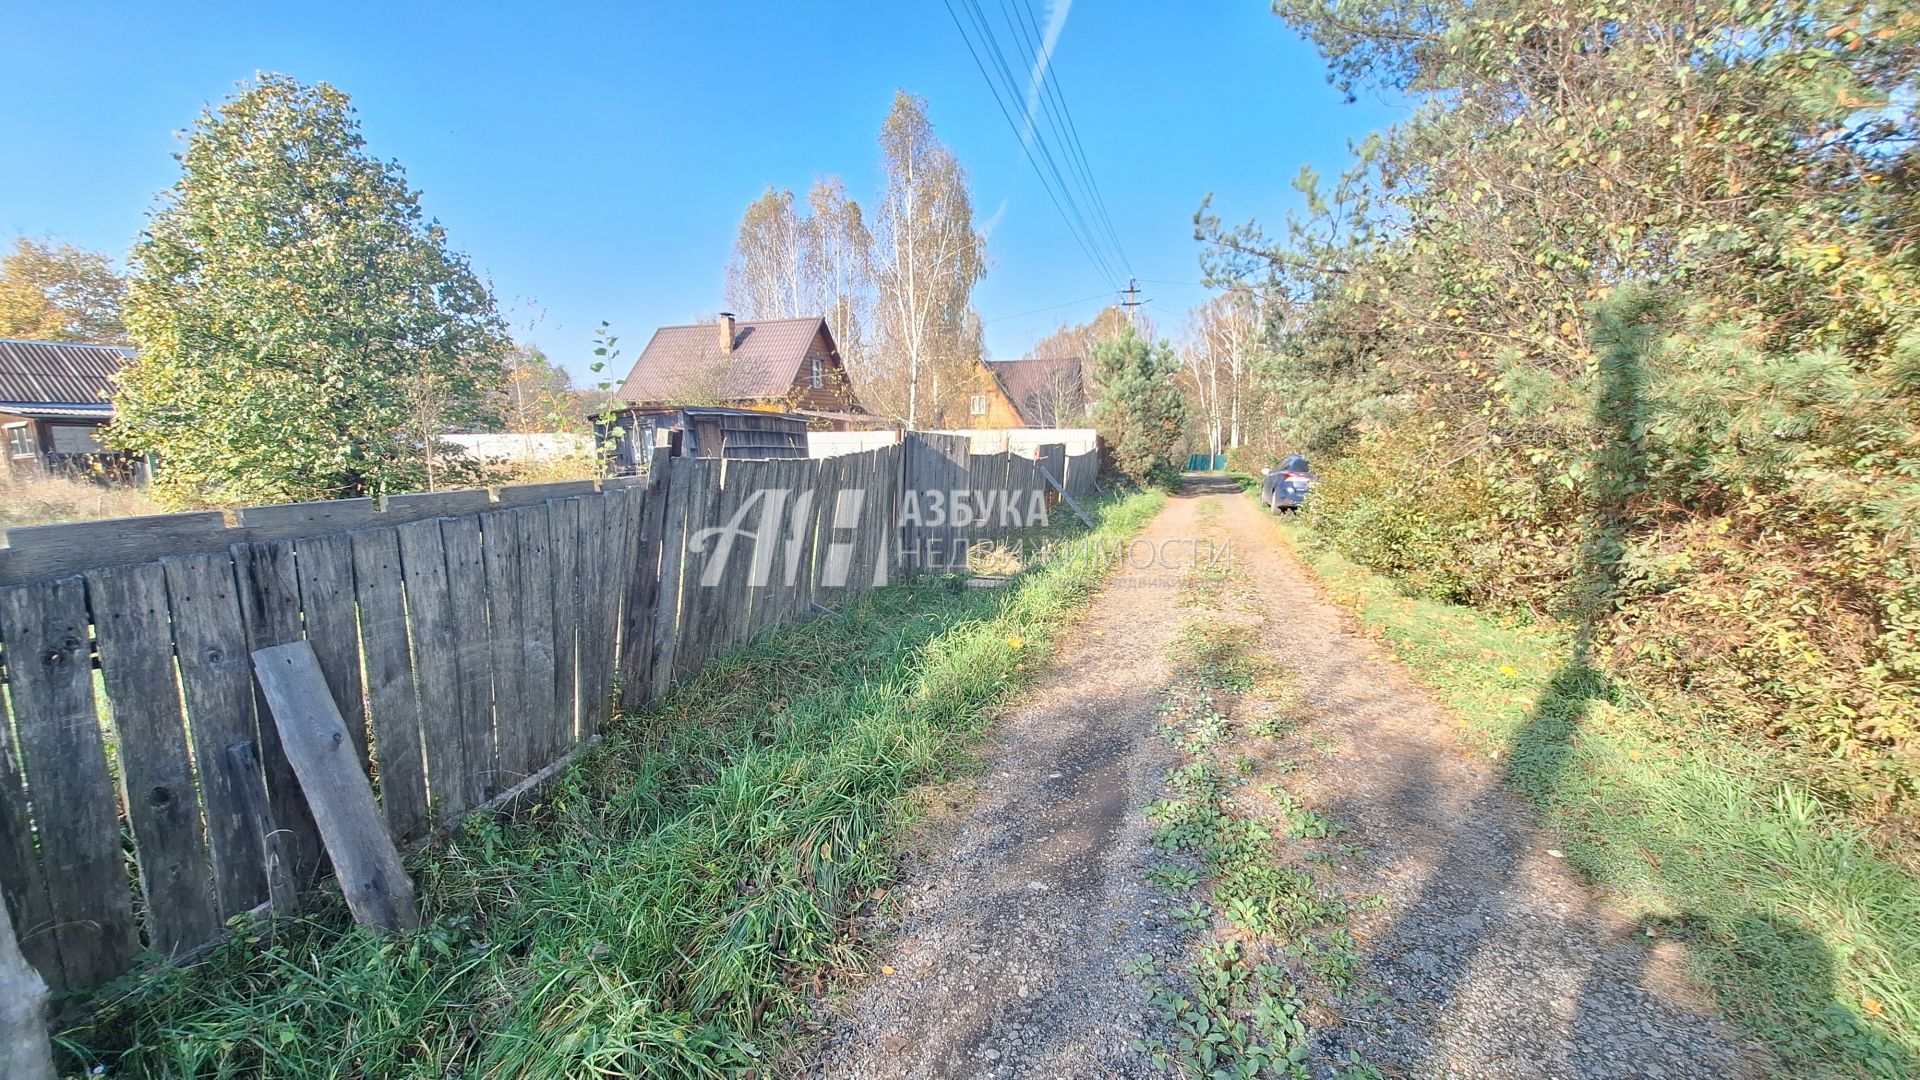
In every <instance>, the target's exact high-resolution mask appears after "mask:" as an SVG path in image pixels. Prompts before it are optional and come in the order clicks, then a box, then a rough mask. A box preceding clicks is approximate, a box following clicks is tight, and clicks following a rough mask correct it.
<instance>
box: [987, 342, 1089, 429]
mask: <svg viewBox="0 0 1920 1080" xmlns="http://www.w3.org/2000/svg"><path fill="white" fill-rule="evenodd" d="M987 370H988V371H990V372H992V373H993V378H994V381H996V382H998V383H999V384H1000V389H1002V390H1004V391H1006V394H1007V400H1008V401H1011V402H1012V403H1013V407H1014V409H1015V410H1016V411H1018V412H1019V413H1020V419H1021V420H1022V421H1024V422H1025V423H1026V425H1027V426H1028V427H1054V426H1056V425H1057V424H1058V423H1059V422H1060V421H1061V420H1063V419H1066V418H1067V417H1068V416H1070V415H1072V414H1075V413H1078V412H1080V411H1081V410H1084V409H1085V408H1086V403H1087V398H1086V386H1085V384H1084V383H1083V382H1082V364H1081V360H1080V358H1079V357H1077V356H1045V357H1035V358H1033V359H1030V360H994V361H990V362H988V364H987Z"/></svg>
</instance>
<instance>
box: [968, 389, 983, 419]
mask: <svg viewBox="0 0 1920 1080" xmlns="http://www.w3.org/2000/svg"><path fill="white" fill-rule="evenodd" d="M969 411H971V412H972V413H973V415H975V416H985V415H987V395H985V394H975V395H973V403H972V405H971V407H970V409H969Z"/></svg>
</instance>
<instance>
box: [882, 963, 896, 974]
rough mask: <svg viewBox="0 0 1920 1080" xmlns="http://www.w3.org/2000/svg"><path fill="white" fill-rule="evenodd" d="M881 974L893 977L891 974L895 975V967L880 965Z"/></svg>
mask: <svg viewBox="0 0 1920 1080" xmlns="http://www.w3.org/2000/svg"><path fill="white" fill-rule="evenodd" d="M880 974H882V975H891V974H893V965H892V964H881V965H880Z"/></svg>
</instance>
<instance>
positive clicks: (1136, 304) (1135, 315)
mask: <svg viewBox="0 0 1920 1080" xmlns="http://www.w3.org/2000/svg"><path fill="white" fill-rule="evenodd" d="M1122 291H1124V292H1125V293H1126V294H1127V298H1126V299H1125V300H1122V301H1120V306H1121V307H1123V308H1126V309H1127V319H1128V321H1129V322H1131V323H1133V328H1134V329H1135V330H1138V329H1140V306H1141V305H1142V304H1145V303H1146V301H1145V300H1142V299H1140V279H1139V278H1128V279H1127V287H1126V288H1125V289H1124V290H1122Z"/></svg>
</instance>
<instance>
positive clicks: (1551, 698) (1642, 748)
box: [1275, 521, 1920, 1077]
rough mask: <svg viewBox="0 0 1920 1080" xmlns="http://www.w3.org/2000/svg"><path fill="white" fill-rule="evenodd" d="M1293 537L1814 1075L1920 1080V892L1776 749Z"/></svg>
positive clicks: (1655, 918)
mask: <svg viewBox="0 0 1920 1080" xmlns="http://www.w3.org/2000/svg"><path fill="white" fill-rule="evenodd" d="M1275 530H1276V532H1277V533H1278V535H1279V536H1280V537H1281V538H1283V540H1284V541H1285V542H1286V543H1287V544H1288V545H1289V546H1290V547H1291V548H1292V550H1293V551H1294V552H1295V553H1296V554H1298V555H1300V556H1301V557H1302V559H1303V560H1304V561H1305V562H1306V563H1307V565H1308V566H1309V567H1311V568H1312V569H1313V571H1314V573H1315V574H1317V575H1318V576H1319V578H1320V580H1321V582H1322V583H1323V584H1324V585H1325V586H1326V588H1327V590H1328V592H1329V593H1330V594H1331V595H1332V597H1333V599H1334V600H1335V601H1337V602H1338V603H1340V604H1341V605H1342V606H1343V607H1346V608H1347V609H1349V610H1350V611H1352V612H1353V614H1354V615H1355V616H1356V617H1357V618H1358V619H1359V620H1360V622H1361V624H1362V625H1363V626H1365V627H1366V628H1367V630H1368V631H1369V632H1371V633H1373V634H1374V635H1375V636H1377V637H1379V638H1381V639H1382V640H1384V641H1385V642H1386V643H1387V644H1389V645H1391V646H1392V648H1393V649H1394V651H1395V652H1396V653H1398V654H1399V656H1400V658H1401V659H1402V660H1404V661H1406V663H1407V664H1408V666H1409V667H1410V668H1411V669H1412V672H1413V674H1414V675H1415V676H1416V677H1417V678H1419V679H1420V680H1421V681H1423V682H1425V683H1426V684H1427V685H1428V686H1430V687H1431V688H1432V689H1433V690H1434V691H1435V692H1436V693H1437V694H1438V695H1439V697H1440V699H1441V700H1442V701H1443V702H1445V703H1446V705H1447V706H1448V707H1449V708H1450V709H1451V710H1452V711H1453V713H1454V714H1455V715H1456V716H1457V717H1458V718H1459V720H1460V724H1461V728H1462V733H1463V734H1464V736H1465V737H1466V739H1467V741H1468V742H1469V744H1470V745H1472V746H1474V747H1475V748H1477V749H1479V750H1481V751H1482V752H1485V753H1488V754H1490V755H1494V756H1497V757H1500V758H1502V759H1504V761H1505V764H1506V775H1507V779H1508V782H1509V783H1510V784H1511V785H1512V786H1513V787H1514V788H1516V789H1517V790H1518V791H1520V792H1521V793H1523V794H1524V795H1525V796H1526V797H1527V798H1528V799H1530V800H1531V801H1532V802H1533V803H1534V805H1535V806H1536V807H1537V808H1538V809H1539V810H1540V811H1541V812H1542V813H1543V815H1544V816H1545V817H1546V819H1547V820H1548V822H1549V823H1550V824H1551V826H1552V827H1554V828H1555V829H1557V830H1559V831H1560V832H1561V833H1563V834H1564V835H1565V837H1566V840H1565V843H1564V844H1563V847H1564V848H1565V849H1566V851H1567V854H1568V856H1569V857H1570V858H1571V859H1572V860H1573V861H1574V862H1575V863H1576V864H1577V865H1579V866H1580V867H1581V868H1582V869H1583V870H1584V871H1586V872H1587V873H1588V874H1589V875H1591V876H1592V878H1593V879H1594V880H1596V881H1597V882H1599V883H1600V884H1601V885H1603V886H1604V887H1605V888H1606V889H1607V890H1608V891H1609V892H1610V893H1612V894H1614V895H1615V896H1616V897H1617V898H1619V899H1620V900H1621V901H1623V902H1624V903H1626V904H1627V905H1628V907H1629V910H1632V911H1635V912H1637V913H1638V914H1639V916H1640V917H1641V918H1642V920H1643V922H1644V923H1645V924H1646V925H1647V926H1648V927H1649V928H1651V929H1653V930H1654V931H1655V932H1656V933H1665V934H1670V935H1673V936H1676V937H1681V938H1684V939H1685V940H1687V941H1688V942H1689V943H1690V945H1691V946H1692V949H1691V955H1692V957H1693V962H1694V965H1695V968H1696V972H1695V973H1696V974H1697V975H1698V976H1699V977H1700V978H1701V979H1702V980H1703V981H1704V982H1705V983H1706V984H1707V985H1709V986H1711V987H1712V988H1713V989H1714V991H1715V992H1716V994H1717V995H1718V997H1719V999H1720V1002H1721V1005H1722V1007H1723V1008H1725V1009H1726V1010H1727V1012H1728V1013H1729V1015H1731V1016H1732V1017H1734V1018H1735V1019H1736V1020H1738V1021H1739V1022H1741V1023H1742V1024H1744V1025H1745V1026H1746V1027H1747V1028H1748V1029H1749V1030H1751V1031H1753V1032H1754V1033H1755V1034H1756V1035H1758V1036H1759V1037H1761V1038H1762V1039H1763V1040H1764V1041H1765V1042H1767V1043H1768V1044H1769V1045H1770V1046H1771V1047H1772V1048H1773V1049H1774V1050H1775V1052H1776V1053H1778V1054H1779V1055H1780V1057H1781V1058H1782V1060H1783V1062H1784V1063H1785V1064H1786V1065H1787V1066H1788V1067H1789V1068H1790V1069H1791V1070H1792V1071H1793V1075H1796V1076H1880V1077H1908V1076H1914V1075H1920V881H1916V880H1915V879H1914V878H1913V877H1912V876H1911V875H1909V874H1906V873H1904V872H1902V871H1901V870H1900V869H1899V868H1897V867H1895V866H1894V865H1892V864H1890V863H1888V862H1887V861H1885V860H1884V859H1881V858H1879V857H1877V856H1876V854H1875V852H1874V850H1873V848H1872V846H1871V845H1870V844H1869V842H1868V841H1867V840H1866V838H1865V837H1864V836H1863V835H1861V834H1860V833H1859V832H1857V831H1855V830H1853V829H1851V828H1849V827H1848V826H1847V825H1846V823H1844V822H1842V821H1840V820H1838V818H1837V817H1836V816H1834V815H1832V814H1829V813H1828V812H1826V811H1825V810H1824V809H1823V808H1822V807H1821V805H1820V804H1819V803H1818V802H1817V801H1816V800H1815V799H1813V798H1812V797H1811V796H1809V795H1807V794H1806V793H1805V792H1804V791H1802V790H1799V789H1798V788H1796V787H1795V786H1794V785H1793V784H1792V783H1791V781H1790V780H1789V779H1787V777H1786V774H1785V770H1784V769H1783V768H1782V767H1781V766H1780V765H1779V764H1778V763H1775V762H1770V761H1769V759H1768V757H1767V755H1766V753H1765V751H1764V750H1763V749H1761V748H1756V747H1750V746H1744V745H1741V744H1738V743H1734V742H1730V741H1727V740H1724V739H1716V738H1709V737H1707V736H1706V735H1704V734H1703V733H1704V732H1706V731H1708V730H1709V728H1708V727H1707V725H1705V724H1700V723H1693V724H1690V723H1688V719H1687V718H1686V717H1682V716H1673V715H1663V714H1661V713H1660V712H1658V711H1656V710H1655V709H1654V708H1653V707H1652V706H1651V704H1650V703H1648V702H1647V701H1645V700H1644V699H1643V698H1641V697H1640V696H1639V695H1637V694H1635V693H1634V692H1633V690H1632V688H1631V687H1627V686H1623V685H1621V684H1619V683H1617V682H1614V681H1612V680H1609V679H1607V678H1606V677H1605V676H1604V675H1603V674H1602V673H1600V672H1598V671H1595V670H1594V669H1592V668H1590V667H1586V666H1582V665H1580V664H1577V663H1575V662H1574V659H1573V650H1572V643H1571V642H1570V641H1569V640H1568V639H1567V638H1566V637H1565V636H1562V635H1558V634H1555V633H1553V632H1551V631H1549V630H1545V629H1542V628H1540V627H1534V626H1525V625H1519V624H1514V623H1509V622H1504V621H1502V620H1500V619H1497V618H1494V617H1492V616H1489V615H1486V614H1484V613H1481V612H1478V611H1475V610H1473V609H1471V608H1464V607H1458V606H1454V605H1449V604H1443V603H1438V602H1434V601H1430V600H1423V599H1418V598H1412V597H1408V596H1406V595H1404V594H1403V593H1401V592H1400V591H1398V590H1397V589H1395V587H1394V586H1393V584H1392V582H1391V581H1389V580H1388V579H1386V578H1384V577H1381V576H1379V575H1377V574H1374V573H1373V572H1371V571H1369V570H1367V569H1365V568H1364V567H1361V566H1359V565H1357V564H1355V563H1352V562H1350V561H1348V560H1347V559H1346V558H1344V557H1343V556H1341V555H1340V554H1339V553H1338V552H1337V551H1335V550H1334V549H1333V548H1332V546H1331V545H1330V544H1328V543H1327V542H1326V541H1324V540H1323V539H1321V538H1319V537H1317V536H1316V535H1315V534H1314V532H1313V531H1312V527H1311V525H1310V524H1307V523H1305V522H1300V521H1291V522H1280V521H1276V522H1275Z"/></svg>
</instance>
